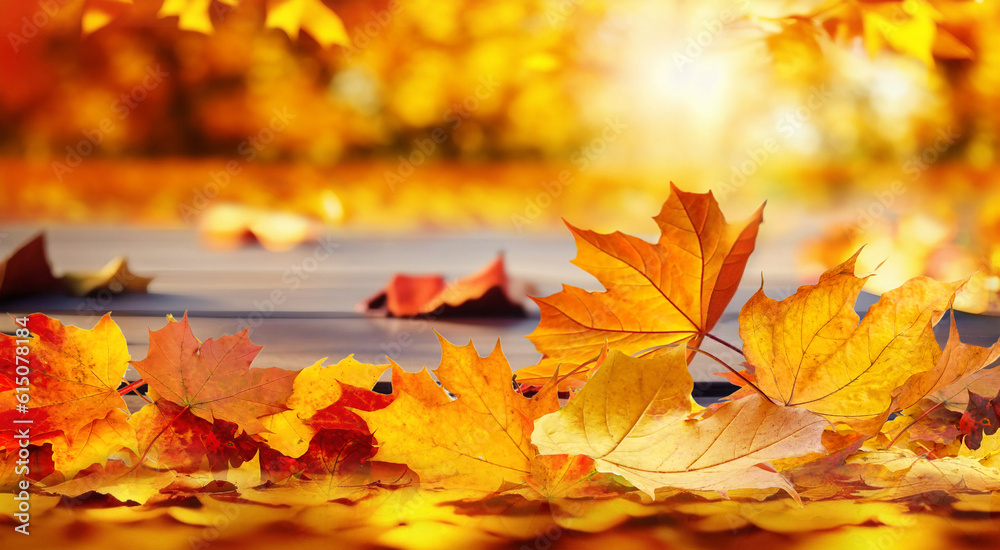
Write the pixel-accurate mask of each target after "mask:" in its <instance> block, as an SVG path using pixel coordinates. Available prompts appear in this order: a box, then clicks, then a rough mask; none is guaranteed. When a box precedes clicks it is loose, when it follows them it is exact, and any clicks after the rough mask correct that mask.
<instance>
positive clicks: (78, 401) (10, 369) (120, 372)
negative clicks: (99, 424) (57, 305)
mask: <svg viewBox="0 0 1000 550" xmlns="http://www.w3.org/2000/svg"><path fill="white" fill-rule="evenodd" d="M27 326H28V329H29V330H30V332H31V335H32V336H31V338H21V337H18V336H16V335H15V336H6V335H0V378H7V379H9V380H11V381H14V382H15V383H16V385H17V386H25V385H27V384H22V383H21V382H22V381H23V380H22V379H27V380H28V381H30V388H31V391H30V401H28V403H27V412H26V413H23V414H22V413H21V412H18V410H17V409H16V407H17V405H18V404H23V403H21V402H20V401H19V400H18V399H17V396H16V394H17V390H16V388H14V387H13V386H11V388H10V389H8V390H7V391H4V392H2V393H0V411H2V412H0V426H3V430H12V429H13V426H16V425H15V424H13V420H16V419H31V420H32V421H33V424H32V425H31V432H32V433H33V434H36V435H37V436H43V435H45V434H58V433H62V434H65V435H66V436H73V435H75V434H77V433H78V432H79V431H80V430H81V429H82V428H83V427H84V426H86V425H87V424H90V423H91V422H94V421H95V420H103V419H105V418H106V417H107V416H108V414H109V413H111V412H112V411H114V410H116V409H125V408H126V406H125V401H124V400H123V399H122V398H121V396H120V395H118V385H119V384H120V383H121V381H122V377H123V376H125V370H126V369H127V368H128V362H129V358H130V357H129V354H128V348H127V346H126V343H125V336H124V335H122V332H121V329H119V328H118V325H116V324H115V322H114V321H112V320H111V316H110V314H108V315H105V316H104V317H102V318H101V320H100V321H98V323H97V325H96V326H95V327H94V328H93V329H91V330H84V329H81V328H77V327H73V326H65V325H63V324H62V323H60V322H59V321H58V320H57V319H52V318H51V317H48V316H46V315H43V314H41V313H36V314H34V315H31V316H30V317H28V323H27ZM24 342H26V343H24ZM23 347H27V354H24V355H22V354H20V353H16V351H17V350H18V348H23ZM18 358H21V359H18ZM22 359H23V361H22ZM19 367H20V369H19ZM24 367H27V374H22V373H24V372H26V371H25V369H24ZM4 386H8V384H6V383H5V384H4ZM7 433H8V434H9V433H10V432H7ZM4 439H6V438H4ZM33 439H34V437H33Z"/></svg>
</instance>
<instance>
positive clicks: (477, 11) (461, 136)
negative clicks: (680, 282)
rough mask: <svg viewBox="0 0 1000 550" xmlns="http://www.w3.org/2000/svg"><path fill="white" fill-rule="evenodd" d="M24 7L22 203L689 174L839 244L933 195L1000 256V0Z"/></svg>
mask: <svg viewBox="0 0 1000 550" xmlns="http://www.w3.org/2000/svg"><path fill="white" fill-rule="evenodd" d="M3 6H4V10H5V16H4V18H3V21H0V35H2V36H3V37H4V40H5V42H6V44H5V45H4V47H2V48H0V71H2V74H3V75H4V78H3V80H4V86H2V87H0V180H2V181H3V183H4V186H3V196H2V198H3V199H4V200H3V203H4V206H2V207H0V211H2V213H3V215H4V217H5V219H10V220H21V221H39V220H53V221H64V222H93V221H107V220H110V221H118V222H130V223H155V224H170V225H176V224H178V223H195V222H196V220H197V219H200V218H202V217H203V216H202V215H203V214H205V212H206V211H207V210H211V209H212V208H214V207H215V206H216V205H217V203H219V202H236V203H240V204H245V205H249V206H251V207H266V208H274V207H275V205H276V204H278V205H280V207H281V208H283V209H285V210H289V211H291V212H293V213H296V214H300V215H306V216H311V217H316V218H318V219H320V220H321V221H324V222H327V223H341V222H346V223H350V224H352V225H354V226H356V227H360V228H362V229H364V230H382V231H384V230H389V231H398V230H406V229H407V228H413V227H423V228H426V227H434V228H443V229H454V228H468V227H488V228H491V229H499V230H502V231H512V230H513V231H517V232H521V231H534V230H539V229H544V230H548V229H554V228H558V227H559V225H560V222H559V217H560V216H563V217H566V218H568V219H572V220H574V221H575V222H576V223H581V224H586V225H589V226H591V227H595V228H597V229H606V228H611V227H614V228H621V229H626V230H628V229H635V230H644V231H648V230H649V228H648V227H646V226H644V225H641V224H642V223H643V222H637V221H636V220H640V219H644V217H645V214H642V213H644V212H645V211H646V207H647V205H648V204H649V203H650V202H651V201H655V197H659V196H662V195H663V194H664V193H665V192H666V191H667V186H668V183H669V181H670V180H674V181H685V182H689V183H690V185H691V186H692V187H693V188H695V189H712V190H714V191H715V193H716V196H717V197H718V198H719V200H720V201H733V202H735V203H737V204H740V205H744V206H746V212H747V213H749V211H750V210H751V209H752V205H755V204H759V202H760V201H761V200H763V199H764V198H768V199H770V200H788V201H790V202H794V203H797V204H800V205H802V206H803V208H804V209H805V210H807V211H818V210H822V211H823V212H825V214H824V215H825V216H826V217H830V216H831V213H836V214H835V215H833V217H835V218H837V219H834V220H826V221H825V222H824V223H825V224H826V227H824V228H823V230H822V231H819V232H817V236H819V234H822V233H826V235H827V236H825V237H821V240H820V243H821V244H820V245H819V248H820V252H819V253H818V256H819V257H820V260H819V262H818V264H820V265H822V266H828V265H831V263H832V262H835V261H839V260H832V259H831V258H838V259H839V258H842V257H844V253H845V251H846V252H848V253H849V251H851V250H854V249H855V248H856V246H857V245H858V244H859V243H865V242H873V241H876V240H883V241H884V240H887V239H890V236H892V235H897V236H898V235H901V234H902V232H903V230H902V229H901V228H902V227H904V226H906V224H907V223H910V222H907V221H906V218H907V216H910V215H911V214H910V213H912V212H920V213H921V216H922V217H923V218H925V219H926V220H929V223H930V225H928V224H923V226H922V227H930V226H940V227H943V228H944V232H943V233H942V235H944V236H941V237H940V238H941V239H943V240H944V241H945V242H946V243H947V244H948V246H949V247H957V249H958V252H959V255H960V256H962V258H964V259H963V260H962V262H959V263H961V264H962V265H963V266H969V265H971V266H973V267H976V266H978V268H979V269H985V270H986V271H988V272H989V271H996V269H997V256H998V255H1000V253H998V252H997V250H996V249H995V247H994V246H993V245H992V244H990V243H992V242H994V241H995V240H996V239H995V237H996V235H997V234H998V233H1000V222H998V220H1000V214H998V212H997V211H996V208H995V207H993V206H991V205H995V204H997V203H998V202H997V200H996V199H997V198H998V197H1000V193H998V191H997V190H996V189H997V187H998V186H997V185H996V183H995V180H996V178H997V173H996V169H995V166H996V160H997V154H998V136H1000V115H998V113H1000V109H998V101H1000V92H998V90H1000V86H998V82H1000V47H998V46H1000V44H998V41H1000V8H998V7H997V5H996V3H993V2H966V1H950V0H878V1H875V0H801V1H788V2H786V1H777V0H772V1H760V2H749V1H736V2H731V1H722V0H711V1H701V2H692V1H683V0H674V1H670V2H649V1H629V2H610V1H605V0H508V1H472V0H437V1H432V0H393V1H389V0H372V1H360V0H359V1H348V0H337V1H334V0H43V1H37V2H36V1H34V0H3ZM570 185H572V188H571V189H572V192H569V191H567V192H563V191H564V190H566V189H570V187H569V186H570ZM98 190H99V191H100V192H97V191H98ZM150 190H155V192H152V193H151V192H150ZM331 197H332V198H331ZM595 201H601V203H602V204H604V205H605V206H606V208H602V209H600V211H601V212H604V213H602V214H598V213H597V211H598V209H594V208H592V205H593V204H594V203H595ZM553 204H557V205H558V208H549V206H550V205H553ZM557 212H558V214H557ZM607 212H611V213H612V214H607ZM640 214H642V215H640ZM926 220H925V221H926ZM911 225H912V224H911ZM938 236H939V235H938V234H937V233H935V234H933V235H930V234H928V236H927V237H928V238H922V239H915V240H916V241H929V240H933V238H937V237H938ZM922 237H923V235H922ZM893 239H895V238H894V237H893V238H892V239H890V240H893ZM897 240H898V239H897ZM911 240H913V239H911ZM837 243H840V244H837ZM911 244H912V243H906V242H904V243H902V244H900V243H898V242H895V240H894V241H893V243H891V246H892V248H893V249H896V250H898V249H900V248H902V249H903V250H902V252H901V253H902V254H903V255H904V256H905V257H907V258H913V261H912V263H913V264H914V266H915V267H913V269H911V270H910V271H911V272H908V273H907V275H914V274H917V272H922V271H926V270H925V269H924V267H925V264H926V262H927V261H929V260H927V258H928V257H929V255H930V254H931V253H932V252H933V253H936V252H937V251H938V250H939V249H940V247H938V246H936V245H932V246H929V247H925V248H926V250H923V251H907V250H905V249H906V247H908V246H911ZM887 246H888V245H887ZM886 250H889V249H888V248H887V249H886ZM814 256H815V255H814ZM904 264H905V262H904ZM809 269H811V270H812V272H813V273H816V272H817V269H819V268H818V267H815V266H813V267H810V268H809ZM896 282H897V281H894V282H889V281H886V284H887V285H891V284H895V283H896Z"/></svg>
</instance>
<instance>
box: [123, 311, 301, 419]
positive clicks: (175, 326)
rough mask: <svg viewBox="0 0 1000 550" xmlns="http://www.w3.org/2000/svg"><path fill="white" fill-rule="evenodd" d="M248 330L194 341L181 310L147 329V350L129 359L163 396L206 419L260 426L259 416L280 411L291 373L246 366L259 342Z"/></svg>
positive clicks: (286, 397) (288, 387) (255, 351)
mask: <svg viewBox="0 0 1000 550" xmlns="http://www.w3.org/2000/svg"><path fill="white" fill-rule="evenodd" d="M248 332H249V329H244V330H243V331H242V332H240V333H239V334H235V335H226V336H222V337H221V338H219V339H217V340H216V339H212V338H210V339H208V340H205V342H203V343H202V342H199V341H198V339H197V338H195V336H194V333H193V332H191V325H190V324H189V323H188V318H187V314H185V315H184V318H183V319H181V320H180V321H179V322H178V321H174V320H171V321H170V322H168V323H167V326H165V327H163V328H162V329H160V330H157V331H149V355H148V356H147V357H146V358H145V359H143V360H142V361H137V362H134V363H132V364H133V365H134V366H135V368H136V370H138V371H139V374H141V375H142V377H143V379H145V380H146V381H147V382H148V383H149V386H150V388H152V389H153V390H154V391H155V392H156V394H157V395H158V396H159V397H160V398H163V399H166V400H168V401H172V402H173V403H176V404H178V405H180V406H182V407H185V408H187V409H188V410H190V411H191V412H192V413H194V414H195V415H196V416H199V417H201V418H204V419H205V420H208V421H209V422H213V421H215V420H216V419H221V420H227V421H229V422H234V423H236V424H237V425H238V426H240V427H241V428H243V429H244V430H246V432H247V433H250V434H255V433H258V432H261V431H264V429H265V428H264V425H263V424H262V423H261V421H260V420H258V419H259V418H260V417H262V416H265V415H269V414H275V413H278V412H281V411H283V410H286V409H287V407H285V400H286V399H288V396H290V395H291V393H292V383H293V381H294V380H295V376H296V374H297V373H296V372H295V371H289V370H285V369H280V368H277V367H271V368H267V369H251V368H250V363H252V362H253V360H254V358H255V357H256V356H257V354H258V353H260V350H261V347H260V346H258V345H256V344H254V343H253V342H251V341H250V337H249V336H248V334H247V333H248Z"/></svg>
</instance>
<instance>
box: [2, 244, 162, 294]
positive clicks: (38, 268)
mask: <svg viewBox="0 0 1000 550" xmlns="http://www.w3.org/2000/svg"><path fill="white" fill-rule="evenodd" d="M152 280H153V279H152V278H151V277H143V276H140V275H136V274H135V273H132V272H131V271H130V270H129V268H128V263H127V262H126V260H125V258H124V257H118V258H115V259H113V260H111V261H110V262H108V264H107V265H105V266H104V267H103V268H102V269H101V270H99V271H95V272H85V271H83V272H70V273H66V274H65V275H63V276H61V277H56V276H55V275H53V273H52V268H51V266H50V265H49V260H48V254H47V252H46V247H45V234H44V233H39V234H38V235H36V236H34V237H32V238H31V239H30V240H29V241H28V242H27V243H25V244H23V245H21V246H20V247H19V248H18V249H17V250H15V251H14V252H13V253H11V255H10V256H8V257H7V259H5V260H4V261H3V263H0V302H2V301H4V300H7V299H10V298H15V297H18V296H35V295H45V294H68V295H70V296H89V295H93V294H96V293H98V292H102V291H104V292H109V293H111V294H122V293H126V292H137V293H144V292H146V291H147V288H148V287H149V283H150V282H152Z"/></svg>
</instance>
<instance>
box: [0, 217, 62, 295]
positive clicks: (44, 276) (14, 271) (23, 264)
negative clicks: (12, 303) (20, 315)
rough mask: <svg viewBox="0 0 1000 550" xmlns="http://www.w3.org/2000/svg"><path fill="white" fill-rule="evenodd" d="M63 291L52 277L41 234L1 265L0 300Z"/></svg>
mask: <svg viewBox="0 0 1000 550" xmlns="http://www.w3.org/2000/svg"><path fill="white" fill-rule="evenodd" d="M65 290H66V289H65V286H64V285H63V283H62V281H60V280H59V279H56V277H55V276H54V275H53V274H52V267H51V266H50V265H49V259H48V256H47V255H46V253H45V234H44V233H39V234H38V235H35V236H34V237H32V238H31V239H30V240H29V241H28V242H26V243H25V244H23V245H21V246H20V247H19V248H18V249H17V250H15V251H14V252H12V253H11V254H10V256H7V258H6V259H4V261H3V263H2V264H0V301H3V300H7V299H9V298H14V297H17V296H31V295H35V294H59V293H62V292H65Z"/></svg>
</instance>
